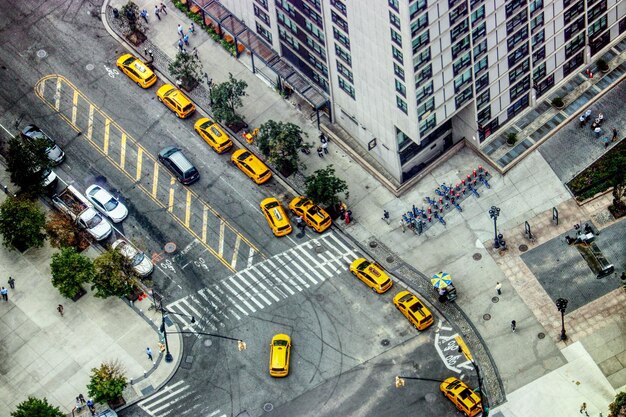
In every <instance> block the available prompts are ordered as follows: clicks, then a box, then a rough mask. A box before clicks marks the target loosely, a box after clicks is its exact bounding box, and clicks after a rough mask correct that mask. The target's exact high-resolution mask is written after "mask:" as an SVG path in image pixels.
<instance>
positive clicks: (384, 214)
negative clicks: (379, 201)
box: [382, 210, 389, 224]
mask: <svg viewBox="0 0 626 417" xmlns="http://www.w3.org/2000/svg"><path fill="white" fill-rule="evenodd" d="M382 219H383V220H384V221H386V222H387V224H389V212H388V211H387V210H383V217H382Z"/></svg>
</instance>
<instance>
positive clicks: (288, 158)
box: [256, 120, 308, 176]
mask: <svg viewBox="0 0 626 417" xmlns="http://www.w3.org/2000/svg"><path fill="white" fill-rule="evenodd" d="M303 136H307V134H306V133H305V132H303V131H302V129H300V126H298V125H295V124H293V123H283V122H276V121H274V120H269V121H267V122H265V123H263V124H262V125H261V127H260V128H259V134H258V135H257V138H256V141H257V146H258V147H259V150H260V151H261V153H262V154H263V155H264V156H265V157H266V158H267V159H268V160H269V162H270V163H271V164H273V165H274V166H275V167H276V169H278V170H279V171H280V172H281V173H282V174H283V175H286V176H288V175H290V174H291V173H292V172H295V171H297V170H298V166H299V165H300V149H302V148H303V147H308V145H307V144H304V142H303V139H302V138H303Z"/></svg>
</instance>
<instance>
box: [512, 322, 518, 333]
mask: <svg viewBox="0 0 626 417" xmlns="http://www.w3.org/2000/svg"><path fill="white" fill-rule="evenodd" d="M516 328H517V322H516V321H515V320H513V321H511V330H513V333H515V329H516Z"/></svg>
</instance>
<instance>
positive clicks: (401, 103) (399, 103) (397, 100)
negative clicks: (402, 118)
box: [396, 96, 409, 114]
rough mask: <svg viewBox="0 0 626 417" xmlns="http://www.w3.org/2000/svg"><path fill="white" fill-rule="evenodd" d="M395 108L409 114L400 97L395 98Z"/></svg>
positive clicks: (404, 102)
mask: <svg viewBox="0 0 626 417" xmlns="http://www.w3.org/2000/svg"><path fill="white" fill-rule="evenodd" d="M396 106H398V108H399V109H400V110H402V111H403V112H404V113H406V114H409V108H408V107H407V105H406V101H404V100H402V99H401V98H400V97H398V96H396Z"/></svg>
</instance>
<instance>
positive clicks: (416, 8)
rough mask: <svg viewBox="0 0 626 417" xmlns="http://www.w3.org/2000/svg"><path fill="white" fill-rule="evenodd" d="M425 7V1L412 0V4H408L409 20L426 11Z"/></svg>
mask: <svg viewBox="0 0 626 417" xmlns="http://www.w3.org/2000/svg"><path fill="white" fill-rule="evenodd" d="M426 6H427V3H426V0H417V1H415V0H413V3H411V4H409V19H410V20H413V19H414V18H415V16H417V14H418V13H419V12H421V11H424V10H426Z"/></svg>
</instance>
